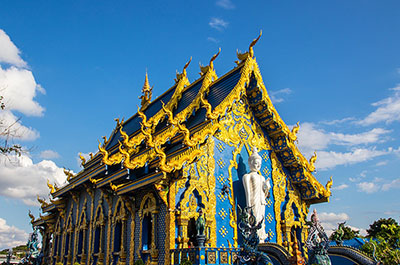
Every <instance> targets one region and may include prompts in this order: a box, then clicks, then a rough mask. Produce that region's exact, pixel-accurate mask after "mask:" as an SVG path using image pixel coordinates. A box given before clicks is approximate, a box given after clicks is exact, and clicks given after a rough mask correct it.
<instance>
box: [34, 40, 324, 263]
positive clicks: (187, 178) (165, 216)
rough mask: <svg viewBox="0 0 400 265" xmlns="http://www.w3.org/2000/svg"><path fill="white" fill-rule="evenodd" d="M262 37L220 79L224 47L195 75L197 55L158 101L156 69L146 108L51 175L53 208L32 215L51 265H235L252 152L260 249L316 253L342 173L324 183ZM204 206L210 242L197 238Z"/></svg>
mask: <svg viewBox="0 0 400 265" xmlns="http://www.w3.org/2000/svg"><path fill="white" fill-rule="evenodd" d="M257 40H258V39H256V40H254V41H253V42H252V43H251V45H250V47H249V51H248V52H246V53H244V54H238V61H237V66H236V67H235V68H234V69H233V70H231V71H230V72H228V73H226V74H225V75H223V76H221V77H218V76H217V74H216V72H215V70H214V64H213V62H214V60H215V59H216V58H217V56H218V54H216V55H214V56H213V57H212V58H211V60H210V63H209V65H207V66H204V67H203V66H202V67H201V76H200V78H199V79H197V80H196V81H194V82H192V83H190V82H189V80H188V78H187V74H186V70H187V68H188V66H189V63H187V64H186V65H185V67H184V68H183V71H182V73H179V74H177V77H176V79H175V84H174V85H173V86H172V87H171V88H170V89H168V90H166V92H165V93H164V94H162V95H161V96H159V97H158V98H157V99H155V100H153V101H151V87H150V85H149V83H148V79H147V75H146V81H145V85H144V87H143V94H144V95H143V96H142V97H141V99H142V104H141V108H140V109H139V110H138V112H137V113H136V114H135V115H133V116H132V117H131V118H129V119H128V120H126V121H119V120H118V119H117V125H116V128H115V129H114V130H113V132H112V133H111V135H110V136H109V137H108V138H107V137H103V141H102V143H100V144H99V146H98V149H99V151H98V152H97V153H96V154H93V155H91V157H90V159H89V160H88V161H85V159H82V168H83V169H82V170H81V171H80V172H79V173H77V174H75V175H74V174H71V173H69V172H66V174H67V175H68V183H67V184H66V185H64V186H63V187H56V186H55V185H52V184H51V183H48V186H49V187H50V188H51V192H50V193H51V198H50V202H46V201H44V200H42V199H40V198H38V199H39V200H40V202H41V204H42V206H41V208H42V212H43V215H41V216H40V217H39V218H37V219H34V220H32V223H33V224H34V225H35V226H36V227H39V228H40V229H41V232H42V235H43V248H42V249H43V252H44V262H45V264H53V265H55V264H58V263H62V264H67V265H69V264H74V263H75V262H78V263H80V264H107V265H108V264H134V262H135V261H137V260H140V259H141V260H143V261H144V262H145V263H148V264H180V262H182V260H183V259H189V260H191V261H192V263H194V264H232V263H235V261H236V260H237V258H238V252H239V251H240V246H241V243H242V240H243V239H242V238H241V235H240V233H239V232H238V207H240V208H241V209H249V207H247V203H246V194H247V193H246V191H245V188H244V185H243V183H244V181H243V176H244V175H246V174H248V173H249V172H250V168H249V164H248V160H249V156H251V155H252V152H253V151H252V150H257V151H258V155H259V157H260V161H261V164H260V167H259V170H258V171H257V172H256V173H255V174H258V175H259V176H262V177H263V179H265V180H268V178H269V180H268V181H269V185H270V186H268V196H266V197H265V198H263V202H262V205H264V206H263V207H264V208H265V210H263V211H265V212H264V215H263V216H262V218H264V220H263V230H264V231H263V233H264V234H265V236H266V238H265V240H263V241H264V242H263V243H262V244H260V246H261V247H263V248H264V249H265V251H266V252H269V253H270V256H271V257H272V260H273V261H274V263H276V264H288V263H285V262H288V261H289V260H290V259H292V260H301V257H305V258H306V256H307V251H306V246H305V241H306V239H307V228H308V227H307V226H306V225H305V222H306V217H307V214H308V210H309V207H310V205H311V204H315V203H321V202H327V201H328V200H329V196H330V187H331V185H332V181H330V182H328V183H327V184H326V186H323V185H321V184H320V183H319V182H318V180H317V179H316V178H315V176H314V175H313V171H314V169H315V168H314V162H315V159H316V155H314V156H313V157H311V159H310V160H307V159H306V158H305V157H304V156H303V155H302V154H301V153H300V152H299V150H298V148H297V147H296V145H295V141H296V138H297V137H296V133H297V131H298V129H299V127H298V126H295V127H294V128H292V129H289V128H288V126H287V125H286V124H285V123H284V122H283V120H282V119H281V118H280V116H279V115H278V113H277V111H276V109H275V108H274V106H273V104H272V102H271V99H270V98H269V96H268V93H267V89H266V87H265V85H264V83H263V80H262V77H261V73H260V70H259V68H258V64H257V62H256V60H255V57H254V52H253V46H254V44H255V43H256V41H257ZM255 148H256V149H255ZM247 196H249V195H247ZM264 208H263V209H264ZM200 210H201V212H202V216H203V217H204V221H205V227H204V234H205V242H204V247H199V245H198V241H197V238H196V236H197V229H196V221H197V220H198V218H199V215H200ZM285 259H286V261H284V260H285ZM295 262H297V261H295ZM298 262H300V261H298ZM295 264H296V263H295Z"/></svg>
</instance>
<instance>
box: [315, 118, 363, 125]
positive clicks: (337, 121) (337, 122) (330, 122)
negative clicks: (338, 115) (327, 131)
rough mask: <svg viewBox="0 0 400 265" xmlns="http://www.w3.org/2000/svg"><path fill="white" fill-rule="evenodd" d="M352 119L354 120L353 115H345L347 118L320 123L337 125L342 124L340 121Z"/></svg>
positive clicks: (344, 121)
mask: <svg viewBox="0 0 400 265" xmlns="http://www.w3.org/2000/svg"><path fill="white" fill-rule="evenodd" d="M354 120H355V118H354V117H347V118H343V119H338V120H332V121H322V122H321V123H322V124H326V125H338V124H342V123H346V122H349V121H354Z"/></svg>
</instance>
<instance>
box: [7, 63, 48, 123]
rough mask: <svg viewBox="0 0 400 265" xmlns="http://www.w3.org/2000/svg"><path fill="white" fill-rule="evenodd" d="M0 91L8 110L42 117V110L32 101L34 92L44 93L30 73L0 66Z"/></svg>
mask: <svg viewBox="0 0 400 265" xmlns="http://www.w3.org/2000/svg"><path fill="white" fill-rule="evenodd" d="M0 89H1V94H2V96H3V97H4V99H3V101H4V103H5V104H6V108H7V109H8V110H16V111H19V112H21V113H23V114H25V115H27V116H42V115H43V112H44V108H43V107H42V106H40V104H39V103H38V102H36V101H35V100H34V97H35V96H36V92H44V89H43V87H41V86H39V85H38V84H37V83H36V81H35V78H34V77H33V74H32V72H31V71H29V70H26V69H19V68H16V67H14V66H12V67H10V68H8V69H3V68H2V67H1V66H0Z"/></svg>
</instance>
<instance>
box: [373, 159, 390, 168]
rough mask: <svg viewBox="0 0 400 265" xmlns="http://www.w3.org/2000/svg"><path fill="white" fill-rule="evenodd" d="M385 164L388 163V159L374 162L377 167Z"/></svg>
mask: <svg viewBox="0 0 400 265" xmlns="http://www.w3.org/2000/svg"><path fill="white" fill-rule="evenodd" d="M387 164H388V161H387V160H385V161H380V162H378V163H376V165H375V166H377V167H381V166H386V165H387Z"/></svg>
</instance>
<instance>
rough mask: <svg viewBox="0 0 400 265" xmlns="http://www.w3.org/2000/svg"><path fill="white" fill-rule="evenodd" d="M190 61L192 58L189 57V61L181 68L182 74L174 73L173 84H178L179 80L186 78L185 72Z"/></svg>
mask: <svg viewBox="0 0 400 265" xmlns="http://www.w3.org/2000/svg"><path fill="white" fill-rule="evenodd" d="M191 61H192V56H190V60H189V61H188V62H187V63H186V64H185V66H184V67H183V70H182V73H181V74H180V73H178V71H176V79H175V82H177V83H178V82H179V81H180V80H181V79H183V78H185V77H186V76H187V72H186V68H188V66H189V64H190V62H191Z"/></svg>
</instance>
